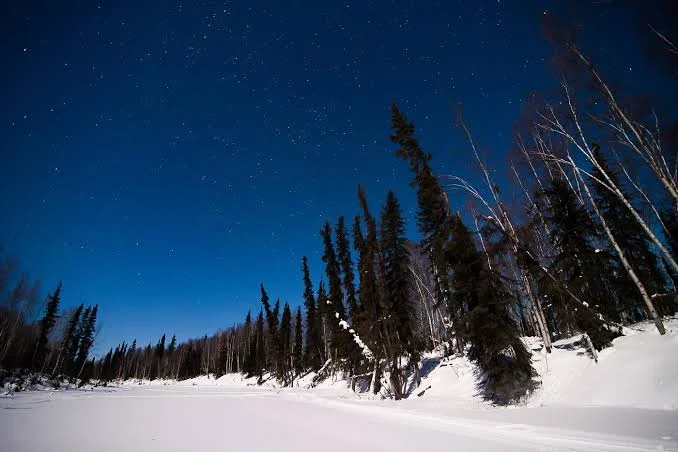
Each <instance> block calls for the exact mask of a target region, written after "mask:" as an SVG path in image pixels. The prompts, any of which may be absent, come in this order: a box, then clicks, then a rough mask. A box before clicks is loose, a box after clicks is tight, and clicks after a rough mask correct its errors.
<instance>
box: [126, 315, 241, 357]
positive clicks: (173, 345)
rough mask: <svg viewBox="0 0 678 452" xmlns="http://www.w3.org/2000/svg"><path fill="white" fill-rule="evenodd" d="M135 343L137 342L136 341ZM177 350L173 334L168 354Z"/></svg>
mask: <svg viewBox="0 0 678 452" xmlns="http://www.w3.org/2000/svg"><path fill="white" fill-rule="evenodd" d="M248 314H249V311H248ZM135 342H136V340H135ZM176 348H177V336H176V335H174V334H173V335H172V339H171V340H170V343H169V346H168V347H167V354H168V355H171V354H172V353H174V350H175V349H176Z"/></svg>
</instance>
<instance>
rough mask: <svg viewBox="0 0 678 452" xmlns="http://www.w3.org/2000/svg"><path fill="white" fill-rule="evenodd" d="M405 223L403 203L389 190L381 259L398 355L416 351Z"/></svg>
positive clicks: (383, 217)
mask: <svg viewBox="0 0 678 452" xmlns="http://www.w3.org/2000/svg"><path fill="white" fill-rule="evenodd" d="M406 242H407V240H406V238H405V221H404V220H403V218H402V213H401V210H400V203H399V202H398V200H397V199H396V197H395V194H394V193H393V192H392V191H390V190H389V192H388V194H387V196H386V205H385V206H384V210H383V211H382V214H381V255H382V261H383V264H382V267H383V273H384V286H385V287H384V290H385V293H384V297H382V300H383V303H382V306H383V309H384V312H385V313H387V315H388V317H389V318H390V319H391V324H392V325H393V329H394V330H395V332H396V333H397V336H396V338H394V339H393V340H392V343H394V344H395V343H399V344H398V347H397V350H396V353H398V354H402V352H403V351H404V350H406V349H409V350H410V351H411V350H412V347H411V346H412V328H411V322H410V301H409V295H410V287H409V281H410V280H409V277H408V272H407V266H408V265H409V253H408V251H407V247H406Z"/></svg>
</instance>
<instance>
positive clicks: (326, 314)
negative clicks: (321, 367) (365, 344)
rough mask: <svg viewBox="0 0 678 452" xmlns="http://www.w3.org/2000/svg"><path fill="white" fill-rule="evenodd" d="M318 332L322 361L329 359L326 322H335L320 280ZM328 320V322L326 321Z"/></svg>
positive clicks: (328, 329) (329, 337)
mask: <svg viewBox="0 0 678 452" xmlns="http://www.w3.org/2000/svg"><path fill="white" fill-rule="evenodd" d="M317 293H318V311H317V312H318V322H317V324H318V330H319V333H320V339H321V340H320V344H321V345H322V349H321V356H322V360H323V361H327V360H328V359H330V355H331V354H330V339H331V336H332V332H331V330H330V325H329V323H328V322H331V321H335V319H334V313H333V312H332V308H331V307H330V305H328V304H327V300H328V297H327V293H326V292H325V282H324V281H323V279H322V278H320V282H319V283H318V292H317ZM328 319H329V320H328Z"/></svg>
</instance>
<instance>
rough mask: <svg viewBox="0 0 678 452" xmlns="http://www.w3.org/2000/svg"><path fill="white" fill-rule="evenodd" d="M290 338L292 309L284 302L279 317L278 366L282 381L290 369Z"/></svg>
mask: <svg viewBox="0 0 678 452" xmlns="http://www.w3.org/2000/svg"><path fill="white" fill-rule="evenodd" d="M291 340H292V311H291V310H290V305H289V304H288V303H285V307H284V308H283V312H282V317H281V318H280V334H279V342H278V344H279V347H280V352H279V358H278V359H279V367H280V376H281V378H282V380H283V382H284V383H287V382H288V375H289V372H290V370H291V366H290V361H291V358H292V353H291V347H290V343H291Z"/></svg>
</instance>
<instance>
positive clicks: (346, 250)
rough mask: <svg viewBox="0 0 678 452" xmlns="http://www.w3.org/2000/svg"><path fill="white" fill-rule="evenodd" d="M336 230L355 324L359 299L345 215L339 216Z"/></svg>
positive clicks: (350, 314)
mask: <svg viewBox="0 0 678 452" xmlns="http://www.w3.org/2000/svg"><path fill="white" fill-rule="evenodd" d="M334 230H335V234H336V236H337V258H338V262H339V269H340V271H341V275H342V283H343V287H344V295H345V296H346V303H347V305H348V312H349V317H350V319H351V323H353V324H355V323H356V317H357V314H358V300H357V297H356V289H355V282H354V281H355V275H354V274H353V261H352V259H351V250H350V245H349V243H348V238H347V236H346V234H347V232H346V224H345V222H344V217H343V216H341V217H339V220H338V221H337V225H336V227H335V229H334Z"/></svg>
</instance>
